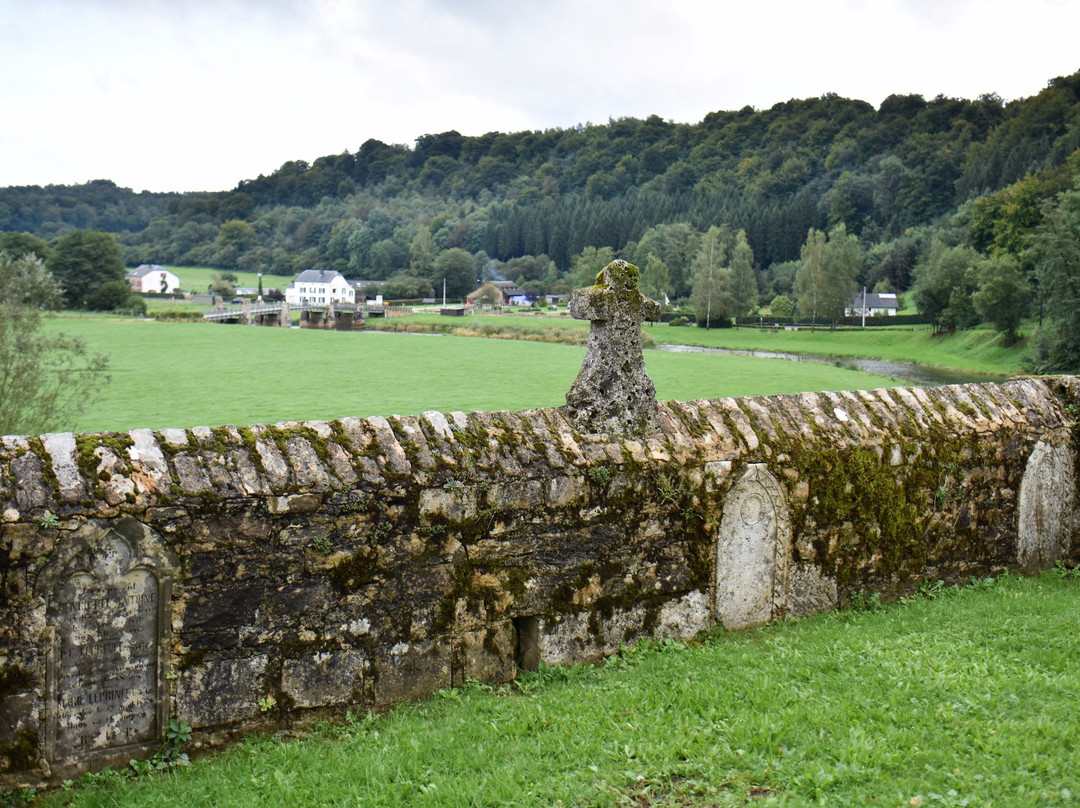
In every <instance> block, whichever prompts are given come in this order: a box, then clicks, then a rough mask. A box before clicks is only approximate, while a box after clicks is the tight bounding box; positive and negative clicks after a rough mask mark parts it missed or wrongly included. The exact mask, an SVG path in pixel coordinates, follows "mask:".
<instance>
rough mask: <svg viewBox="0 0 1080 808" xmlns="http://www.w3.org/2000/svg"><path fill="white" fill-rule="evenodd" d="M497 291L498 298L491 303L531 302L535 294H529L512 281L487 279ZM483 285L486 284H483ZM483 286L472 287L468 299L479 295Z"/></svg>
mask: <svg viewBox="0 0 1080 808" xmlns="http://www.w3.org/2000/svg"><path fill="white" fill-rule="evenodd" d="M488 283H490V284H491V285H492V286H494V287H495V288H496V289H497V290H498V292H499V299H498V300H494V301H492V305H495V306H506V305H511V304H512V305H525V304H528V303H531V302H532V300H533V298H535V297H536V295H529V294H527V293H526V292H525V290H524V289H522V288H521V287H520V286H518V285H517V284H516V283H514V282H513V281H489V282H488ZM484 285H485V286H486V285H487V284H484ZM483 288H484V287H483V286H481V287H480V288H479V289H474V290H473V291H472V292H471V293H470V294H469V299H470V300H476V299H477V298H478V297H480V292H481V291H482V290H483Z"/></svg>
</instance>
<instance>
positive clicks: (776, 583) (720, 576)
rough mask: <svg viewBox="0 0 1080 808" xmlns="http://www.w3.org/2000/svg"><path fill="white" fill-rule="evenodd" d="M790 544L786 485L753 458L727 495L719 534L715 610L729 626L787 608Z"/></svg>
mask: <svg viewBox="0 0 1080 808" xmlns="http://www.w3.org/2000/svg"><path fill="white" fill-rule="evenodd" d="M790 544H791V524H790V520H789V517H788V508H787V503H786V500H785V497H784V492H783V489H782V488H781V486H780V484H779V483H778V482H777V480H776V478H775V477H774V476H773V475H772V474H770V473H769V471H768V470H767V469H766V468H765V466H764V465H763V464H760V463H753V464H751V465H750V467H749V468H748V469H747V470H746V472H745V473H744V474H743V476H742V477H741V478H740V479H739V481H738V482H737V483H736V484H735V486H734V487H733V488H732V489H731V491H730V492H729V493H728V495H727V500H726V501H725V503H724V515H723V518H722V519H721V521H720V532H719V535H718V536H717V540H716V586H715V590H714V598H713V612H714V616H715V617H716V619H717V621H719V622H720V623H722V624H723V626H724V628H727V629H740V628H748V627H750V626H756V625H760V624H761V623H767V622H768V621H769V620H771V619H772V618H773V617H775V616H776V615H777V614H778V613H780V612H782V610H783V608H784V603H785V597H786V581H787V568H788V556H789V554H790V551H789V547H790Z"/></svg>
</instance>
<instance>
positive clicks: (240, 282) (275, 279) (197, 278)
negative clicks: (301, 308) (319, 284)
mask: <svg viewBox="0 0 1080 808" xmlns="http://www.w3.org/2000/svg"><path fill="white" fill-rule="evenodd" d="M165 269H168V270H169V271H171V272H175V273H176V276H177V277H178V278H180V288H181V289H185V290H187V291H189V292H195V293H203V292H205V291H206V288H207V287H208V286H209V285H210V276H211V275H221V273H223V272H232V274H234V275H235V276H236V278H237V281H236V285H237V286H245V287H251V288H252V289H258V288H259V273H257V272H241V271H239V270H231V269H214V268H213V267H165ZM293 280H295V276H294V275H289V276H288V277H284V276H282V275H263V289H264V290H266V289H281V290H282V291H285V287H286V286H288V285H289V284H290V283H292V282H293Z"/></svg>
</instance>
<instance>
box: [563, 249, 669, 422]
mask: <svg viewBox="0 0 1080 808" xmlns="http://www.w3.org/2000/svg"><path fill="white" fill-rule="evenodd" d="M570 315H571V316H572V317H574V318H575V319H578V320H589V321H590V322H591V325H590V327H589V343H588V346H587V347H586V350H585V361H584V362H582V363H581V371H580V372H579V373H578V376H577V379H575V380H574V384H573V386H572V387H571V388H570V391H569V392H568V393H567V394H566V406H565V407H562V408H561V409H562V412H563V414H564V415H565V416H566V417H567V419H568V420H569V421H570V422H571V423H572V424H574V425H575V426H576V427H578V429H580V430H581V431H582V432H607V433H610V434H613V435H634V434H639V433H646V432H652V431H655V430H658V429H659V428H660V416H659V410H658V408H657V405H656V388H655V387H653V383H652V379H650V378H649V374H648V373H646V371H645V358H644V357H643V356H642V353H641V323H642V322H644V321H645V320H653V321H656V320H659V319H660V304H659V303H657V302H656V301H654V300H650V299H649V298H647V297H645V296H644V295H642V294H641V293H640V292H639V291H638V270H637V267H635V266H634V265H632V264H628V263H627V262H626V261H612V262H611V263H610V264H608V265H607V266H606V267H604V269H603V270H602V271H601V272H600V274H599V275H597V276H596V284H595V285H594V286H588V287H586V288H584V289H578V290H577V291H575V292H574V294H573V297H571V298H570Z"/></svg>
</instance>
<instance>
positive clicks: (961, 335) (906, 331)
mask: <svg viewBox="0 0 1080 808" xmlns="http://www.w3.org/2000/svg"><path fill="white" fill-rule="evenodd" d="M405 324H415V325H416V326H420V327H429V328H434V329H440V330H442V329H450V328H460V327H466V326H468V325H472V326H473V327H477V326H479V327H480V328H487V329H494V328H496V327H501V328H508V329H516V330H524V331H528V330H531V331H543V330H544V329H549V328H552V327H556V328H559V329H581V330H582V331H587V329H588V327H589V324H588V323H587V322H585V321H583V320H574V319H571V318H570V317H569V316H568V315H567V314H566V313H565V310H563V311H561V312H560V313H559V314H558V315H552V314H551V313H547V312H546V313H543V314H541V315H537V314H527V313H519V314H503V315H495V314H485V315H482V316H473V317H464V318H460V319H459V318H454V317H441V316H440V315H438V314H433V313H432V314H416V315H413V316H411V317H407V318H401V319H400V320H399V319H397V318H395V319H393V320H388V321H385V322H380V321H378V320H372V321H371V325H372V327H374V328H402V327H404V325H405ZM644 330H645V333H646V334H648V335H649V336H650V337H652V338H653V340H654V341H655V342H657V343H667V344H683V345H695V346H701V347H706V348H725V349H729V350H744V351H747V350H751V351H779V352H785V353H794V354H803V355H812V356H827V357H834V358H837V359H845V358H856V357H860V358H873V359H883V360H892V361H901V362H917V363H919V364H922V365H928V366H930V367H935V368H943V369H951V370H957V371H970V372H972V373H982V374H987V375H996V376H999V377H1001V378H1004V377H1005V376H1010V375H1013V374H1016V373H1020V372H1021V371H1022V370H1023V364H1024V350H1025V345H1024V342H1023V341H1022V342H1021V343H1019V344H1017V345H1014V346H1011V347H1008V348H1006V347H1003V346H1002V345H1001V343H1000V340H999V338H998V335H997V334H996V333H995V332H994V331H992V330H991V329H989V328H973V329H970V330H967V331H961V332H958V333H956V334H951V335H935V334H934V333H933V332H932V330H931V328H930V326H899V327H888V326H886V327H875V328H867V329H838V330H836V331H830V330H829V329H828V328H827V327H826V328H818V329H816V330H814V331H811V330H809V329H808V328H800V329H799V330H797V331H787V330H783V329H782V330H779V331H762V330H760V329H757V328H745V327H744V328H714V329H709V330H706V329H704V328H697V327H694V326H688V327H683V328H678V327H675V326H671V325H668V324H666V323H657V324H652V323H646V324H645V325H644ZM1023 333H1026V331H1022V334H1023Z"/></svg>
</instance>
